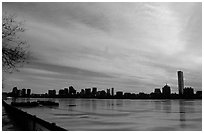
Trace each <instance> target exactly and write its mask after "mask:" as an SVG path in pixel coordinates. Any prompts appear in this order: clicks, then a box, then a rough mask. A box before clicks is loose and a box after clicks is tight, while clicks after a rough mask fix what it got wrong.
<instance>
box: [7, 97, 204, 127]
mask: <svg viewBox="0 0 204 133" xmlns="http://www.w3.org/2000/svg"><path fill="white" fill-rule="evenodd" d="M28 100H30V101H32V100H36V99H17V101H28ZM41 100H42V99H41ZM45 100H47V99H45ZM52 100H54V101H56V102H59V103H60V105H59V107H53V108H48V107H36V108H23V109H24V110H26V111H27V112H29V113H31V114H35V115H37V116H39V117H41V118H43V119H45V120H48V121H51V122H55V123H57V124H58V125H59V126H62V127H64V128H66V129H68V130H78V131H84V130H98V131H102V130H110V131H111V130H115V131H117V130H123V131H124V130H135V131H138V130H145V131H153V130H163V131H166V130H190V131H191V130H201V128H202V101H201V100H127V99H66V98H64V99H52ZM8 101H9V100H8ZM39 112H40V113H39Z"/></svg>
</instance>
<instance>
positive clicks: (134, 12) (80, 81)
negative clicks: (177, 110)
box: [2, 3, 202, 93]
mask: <svg viewBox="0 0 204 133" xmlns="http://www.w3.org/2000/svg"><path fill="white" fill-rule="evenodd" d="M2 5H3V12H7V13H10V14H16V15H17V18H18V19H19V20H22V21H25V22H24V26H25V28H26V31H25V32H24V34H23V39H24V40H27V42H28V43H29V45H30V52H31V57H32V58H30V60H29V62H30V63H29V64H26V65H24V67H23V68H20V72H14V73H12V74H5V73H3V76H4V78H5V83H6V84H5V88H4V90H3V91H10V90H11V89H12V87H13V86H18V88H19V89H21V88H31V89H32V91H33V92H34V93H45V92H47V90H48V89H56V90H59V89H61V88H64V87H67V86H70V85H73V86H74V87H75V88H76V89H77V91H80V89H81V88H86V87H94V86H96V87H98V89H99V90H102V89H106V88H111V87H114V88H115V90H116V91H119V90H122V91H124V92H135V93H138V92H146V93H150V92H152V91H153V90H154V88H161V87H162V86H164V85H165V84H166V83H168V84H169V85H170V86H171V88H172V92H177V71H178V70H182V71H183V72H184V78H185V86H192V87H194V88H195V90H196V91H197V90H201V89H202V4H201V3H3V4H2Z"/></svg>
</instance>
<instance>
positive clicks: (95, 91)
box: [92, 87, 97, 97]
mask: <svg viewBox="0 0 204 133" xmlns="http://www.w3.org/2000/svg"><path fill="white" fill-rule="evenodd" d="M96 93H97V88H96V87H93V88H92V95H93V96H94V97H95V96H96Z"/></svg>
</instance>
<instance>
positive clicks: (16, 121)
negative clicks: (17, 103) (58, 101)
mask: <svg viewBox="0 0 204 133" xmlns="http://www.w3.org/2000/svg"><path fill="white" fill-rule="evenodd" d="M2 105H3V107H4V109H5V112H6V113H5V114H7V115H6V116H7V117H9V119H10V121H7V122H8V123H9V122H11V120H12V123H11V124H10V126H11V127H12V129H13V130H15V129H16V130H21V131H22V130H24V131H66V130H65V129H63V128H61V127H59V126H57V125H56V124H55V123H49V122H47V121H44V120H42V119H40V118H38V117H36V116H33V115H31V114H28V113H26V112H24V111H22V110H20V109H18V108H15V107H13V106H11V105H8V104H7V103H6V102H5V101H2ZM9 119H7V120H9ZM4 120H5V119H4ZM8 125H9V124H8ZM4 129H5V130H6V128H3V130H4Z"/></svg>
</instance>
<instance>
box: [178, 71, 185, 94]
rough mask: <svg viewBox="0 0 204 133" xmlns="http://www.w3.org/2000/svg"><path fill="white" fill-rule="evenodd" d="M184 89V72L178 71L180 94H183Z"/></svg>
mask: <svg viewBox="0 0 204 133" xmlns="http://www.w3.org/2000/svg"><path fill="white" fill-rule="evenodd" d="M183 89H184V82H183V72H182V71H178V91H179V95H183Z"/></svg>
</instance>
